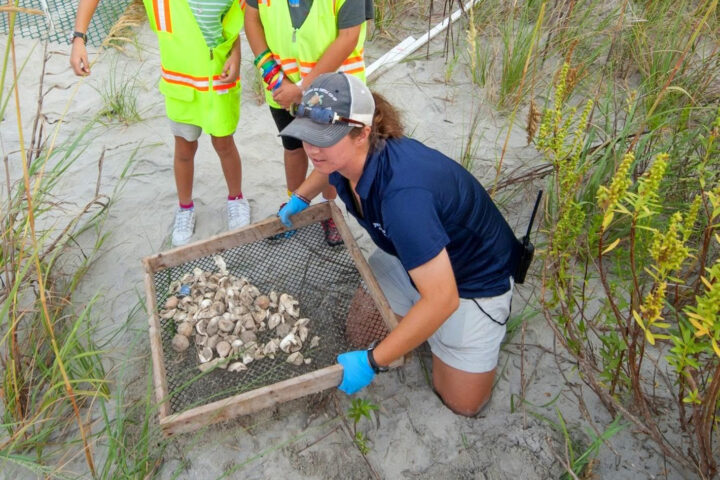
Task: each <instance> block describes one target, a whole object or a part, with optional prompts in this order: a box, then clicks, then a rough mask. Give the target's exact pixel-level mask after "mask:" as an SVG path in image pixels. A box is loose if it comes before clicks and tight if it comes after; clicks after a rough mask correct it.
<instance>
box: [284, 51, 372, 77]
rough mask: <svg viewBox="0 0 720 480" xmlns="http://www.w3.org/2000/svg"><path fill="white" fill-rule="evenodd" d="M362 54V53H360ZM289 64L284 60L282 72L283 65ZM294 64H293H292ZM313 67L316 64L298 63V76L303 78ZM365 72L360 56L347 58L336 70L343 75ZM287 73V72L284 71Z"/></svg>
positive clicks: (289, 61)
mask: <svg viewBox="0 0 720 480" xmlns="http://www.w3.org/2000/svg"><path fill="white" fill-rule="evenodd" d="M361 53H362V51H361ZM278 58H279V57H278ZM286 62H287V64H290V63H291V62H292V61H291V60H286V61H284V62H283V64H282V65H283V70H285V65H286ZM293 63H294V62H293ZM315 65H317V62H300V75H302V76H303V78H304V77H305V76H306V75H307V74H309V73H310V71H311V70H312V69H313V68H315ZM364 70H365V62H364V61H363V57H362V55H357V56H354V57H348V58H346V59H345V61H344V62H343V63H342V65H340V68H338V72H345V73H350V74H353V73H358V72H362V71H364ZM286 72H287V71H286Z"/></svg>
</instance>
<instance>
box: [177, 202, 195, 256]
mask: <svg viewBox="0 0 720 480" xmlns="http://www.w3.org/2000/svg"><path fill="white" fill-rule="evenodd" d="M194 231H195V209H194V208H178V209H177V212H175V225H173V232H172V245H173V247H179V246H181V245H185V244H186V243H188V242H189V241H190V238H191V237H192V234H193V232H194Z"/></svg>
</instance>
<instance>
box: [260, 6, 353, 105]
mask: <svg viewBox="0 0 720 480" xmlns="http://www.w3.org/2000/svg"><path fill="white" fill-rule="evenodd" d="M344 3H345V0H314V1H313V3H312V6H311V7H310V11H309V12H308V16H307V18H306V19H305V21H304V22H303V24H302V25H301V26H300V28H298V29H295V28H293V25H292V20H291V18H290V10H289V9H290V7H289V6H288V2H287V0H258V14H259V15H260V22H261V23H262V26H263V29H264V30H265V42H266V43H267V45H268V48H269V49H270V51H271V52H272V53H273V56H274V57H275V61H276V62H278V63H279V64H280V65H282V69H283V72H284V73H285V76H286V77H288V78H289V79H290V80H291V81H293V82H294V83H297V82H298V81H300V79H301V78H303V77H305V76H306V75H307V74H308V73H310V70H312V69H313V67H315V64H316V63H317V61H318V60H320V57H322V55H323V53H325V50H327V48H328V47H329V46H330V44H331V43H332V42H334V41H335V39H336V38H337V36H338V26H337V14H338V12H339V11H340V7H342V6H343V4H344ZM365 27H366V22H363V23H362V26H361V29H360V37H359V38H358V43H357V45H356V46H355V49H354V50H353V51H352V53H351V54H350V56H349V57H348V58H346V59H345V61H344V62H343V63H342V65H341V66H340V68H339V69H338V71H339V72H345V73H348V74H352V75H355V76H356V77H358V78H360V80H362V81H363V82H364V81H365V61H364V59H363V45H364V44H365ZM265 99H266V100H267V102H268V104H269V105H270V106H271V107H275V108H281V107H280V105H278V104H277V103H276V102H275V101H274V100H273V98H272V92H268V91H266V92H265Z"/></svg>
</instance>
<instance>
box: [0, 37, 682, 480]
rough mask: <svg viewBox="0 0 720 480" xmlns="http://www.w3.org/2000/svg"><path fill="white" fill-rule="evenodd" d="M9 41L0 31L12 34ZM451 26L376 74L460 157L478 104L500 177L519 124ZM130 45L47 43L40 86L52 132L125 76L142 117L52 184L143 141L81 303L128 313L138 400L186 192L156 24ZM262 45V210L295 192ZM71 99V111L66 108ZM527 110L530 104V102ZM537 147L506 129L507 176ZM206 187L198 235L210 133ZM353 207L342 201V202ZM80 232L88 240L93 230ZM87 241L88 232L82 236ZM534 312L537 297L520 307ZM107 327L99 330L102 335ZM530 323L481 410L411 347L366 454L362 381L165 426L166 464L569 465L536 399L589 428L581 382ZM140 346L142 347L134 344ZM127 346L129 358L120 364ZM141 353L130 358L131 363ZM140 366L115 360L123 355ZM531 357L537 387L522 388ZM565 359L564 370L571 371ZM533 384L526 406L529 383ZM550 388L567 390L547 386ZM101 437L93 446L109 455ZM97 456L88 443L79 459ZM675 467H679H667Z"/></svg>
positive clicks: (248, 139)
mask: <svg viewBox="0 0 720 480" xmlns="http://www.w3.org/2000/svg"><path fill="white" fill-rule="evenodd" d="M5 42H6V39H4V38H0V44H3V47H4V43H5ZM442 44H443V36H439V37H438V38H437V39H435V40H434V41H433V42H431V46H430V52H431V54H430V57H429V58H425V56H424V55H423V54H421V53H417V54H415V55H413V56H411V59H409V60H408V61H406V62H403V63H402V64H399V65H397V66H395V67H393V68H392V69H390V70H389V71H387V72H385V73H383V74H382V75H380V76H378V77H377V78H374V79H372V80H371V82H370V84H371V86H372V88H374V89H375V90H377V91H379V92H381V93H383V94H385V95H386V96H387V97H388V98H389V99H390V100H391V101H392V102H393V103H395V104H396V105H397V106H398V107H399V108H400V110H401V111H402V113H403V116H404V119H405V121H406V125H407V131H408V132H409V133H410V134H411V135H412V136H413V137H415V138H417V139H418V140H421V141H423V142H425V143H427V144H428V145H430V146H432V147H434V148H436V149H438V150H440V151H442V152H444V153H446V154H447V155H449V156H451V157H453V158H459V157H460V156H461V154H462V152H463V149H465V148H466V142H467V137H468V135H469V133H470V132H471V128H472V122H473V117H474V116H475V115H478V116H479V123H478V127H477V130H476V131H475V137H474V138H475V148H476V149H475V150H474V157H475V161H474V164H473V166H472V171H473V173H474V174H475V175H476V176H477V177H478V178H479V179H480V180H481V182H483V183H484V184H485V185H486V187H488V186H490V185H492V182H493V180H494V178H495V166H496V162H497V161H498V159H499V158H500V152H501V149H502V146H503V143H504V141H505V135H506V134H507V123H508V118H507V116H506V115H503V114H500V113H498V112H497V110H496V109H495V107H494V104H493V103H492V102H491V101H490V100H489V99H487V98H484V97H483V92H482V91H480V94H479V95H478V94H477V93H474V94H472V95H470V93H469V92H478V90H477V89H475V88H474V87H473V86H472V84H471V81H470V79H469V77H468V75H467V73H466V69H465V68H462V65H463V63H462V62H464V56H463V55H460V57H459V58H460V63H459V64H458V65H456V66H455V67H454V68H451V67H450V66H448V62H447V61H446V59H445V57H444V55H443V54H442V47H443V45H442ZM391 45H392V43H391V42H389V41H388V40H380V39H378V40H376V41H371V42H369V43H368V46H367V51H368V57H369V62H368V63H370V61H372V60H373V59H374V58H377V57H378V56H379V55H380V54H382V53H383V52H384V50H386V49H388V48H389V47H390V46H391ZM16 48H17V55H18V58H20V59H25V58H27V57H30V59H29V61H28V65H27V67H26V68H25V70H24V71H23V72H22V75H21V79H22V82H21V85H22V88H21V92H22V93H21V95H22V107H23V112H27V113H25V114H24V117H23V123H24V125H26V129H27V130H28V131H29V130H30V128H31V122H32V112H34V110H35V108H36V104H37V88H38V79H39V75H40V69H41V66H42V62H41V60H42V54H41V52H42V46H41V45H40V44H38V43H37V42H36V41H31V40H25V39H21V38H18V39H17V46H16ZM127 48H128V51H129V53H130V55H123V54H119V53H118V52H115V51H105V52H104V53H103V54H102V55H101V56H100V58H99V60H98V61H97V63H95V64H94V65H93V68H92V75H91V76H90V77H88V78H86V79H83V80H80V79H78V78H76V77H75V76H74V75H73V74H72V72H71V71H70V68H69V66H68V57H67V54H68V52H69V48H68V47H67V46H66V45H55V44H51V45H50V46H49V50H50V51H52V55H51V57H50V60H49V62H48V66H47V70H48V76H47V79H46V82H45V85H46V88H47V87H49V86H56V88H53V89H52V90H51V91H50V92H49V93H47V95H46V96H45V98H44V105H43V111H44V113H45V115H46V116H47V119H48V121H49V122H50V123H51V125H49V128H54V127H55V126H56V125H57V124H55V123H54V122H56V121H57V120H58V119H59V118H61V117H62V118H63V124H62V126H61V127H60V128H59V130H58V135H57V141H56V143H57V144H58V145H61V144H62V143H63V142H65V141H67V139H68V138H70V137H72V136H73V135H76V134H77V133H78V132H80V131H81V130H82V129H83V128H84V127H85V126H86V125H87V123H88V122H89V120H90V119H91V118H92V117H93V116H94V115H95V114H96V113H97V112H98V110H99V109H100V108H101V107H102V103H103V102H102V95H101V93H100V91H102V90H103V89H104V88H107V86H108V84H109V82H110V81H112V80H114V81H115V82H122V83H121V84H124V85H129V84H130V83H131V82H134V83H135V88H134V89H133V90H132V91H133V92H134V94H136V95H137V100H138V106H139V111H140V115H141V117H142V121H140V122H136V123H132V124H130V125H127V126H126V125H122V124H118V123H114V122H113V123H109V124H108V125H106V126H101V125H95V126H93V127H92V129H91V131H90V132H89V134H88V135H87V136H86V137H85V138H84V139H83V140H82V144H83V145H84V146H85V149H84V151H83V152H82V154H81V156H80V158H79V159H78V161H77V162H76V163H75V164H74V165H73V166H72V170H71V172H69V175H67V176H66V177H65V181H64V182H63V183H62V184H60V185H58V187H57V190H56V191H55V192H53V193H54V195H55V196H56V197H57V198H58V199H59V200H60V201H62V202H65V203H63V208H62V209H61V210H59V213H58V215H60V216H62V215H71V214H72V213H74V212H75V211H76V209H77V208H78V206H79V205H83V204H84V202H86V201H87V200H88V199H89V198H92V196H93V194H94V191H95V188H96V180H97V179H98V160H99V158H100V157H101V155H102V153H103V152H105V153H104V158H103V162H102V172H101V173H100V187H101V188H100V190H101V192H105V193H108V194H109V193H110V192H111V191H112V189H113V188H115V186H116V185H118V184H119V183H118V182H119V181H120V178H121V175H122V173H123V170H124V169H125V167H126V165H127V162H128V160H129V159H131V158H133V156H134V163H133V164H132V170H131V171H132V175H131V176H130V177H129V178H127V179H126V180H125V181H123V182H121V184H122V189H121V190H120V191H118V192H116V194H115V197H114V199H115V200H114V203H113V205H112V207H111V213H110V216H109V218H108V220H107V222H106V224H105V229H106V231H107V232H110V235H109V237H108V239H107V241H106V243H105V245H104V246H103V255H102V256H101V257H100V258H99V259H98V261H97V262H96V263H95V264H94V266H93V267H92V269H91V271H90V272H89V274H88V277H87V279H86V281H85V283H84V284H83V285H82V287H81V289H80V292H79V293H78V296H77V299H76V301H77V302H78V304H80V303H83V302H86V301H88V299H90V298H91V297H92V296H93V295H94V294H96V293H99V294H100V296H101V297H100V301H99V302H98V304H97V307H96V308H95V309H94V310H93V313H94V314H95V315H96V316H97V317H96V318H97V332H96V335H97V337H98V338H106V337H107V336H108V335H109V334H110V333H111V332H114V331H117V329H118V328H120V327H124V333H123V334H122V335H120V336H118V337H117V338H115V339H114V340H113V343H112V344H111V345H110V346H109V347H108V348H109V349H110V353H109V355H108V356H107V365H106V366H107V367H108V369H109V370H111V371H112V372H113V375H114V376H115V380H116V381H118V382H119V383H120V384H122V385H124V388H125V389H126V393H127V395H128V400H132V399H138V398H142V397H143V395H144V393H145V390H146V379H147V374H148V371H149V368H151V364H150V361H149V344H148V335H147V318H146V315H145V313H144V307H139V303H140V302H142V301H144V298H143V297H144V293H143V292H144V289H143V269H142V265H141V263H140V261H141V259H142V258H143V257H145V256H148V255H152V254H155V253H157V252H159V251H162V250H164V249H166V248H167V247H168V245H169V233H170V226H171V222H172V218H173V212H174V209H175V206H176V191H175V184H174V182H173V174H172V153H173V151H172V137H171V134H170V131H169V128H168V125H167V121H166V119H165V115H164V106H163V103H162V99H161V95H160V94H159V93H158V91H157V88H156V83H157V80H158V77H159V67H160V64H159V57H158V52H157V44H156V40H155V37H154V35H153V33H152V32H151V31H150V29H149V28H148V26H147V24H146V25H144V26H143V27H142V28H141V29H140V30H139V32H138V38H137V47H133V46H131V45H129V46H128V47H127ZM249 52H250V49H249V47H248V46H247V43H246V42H244V44H243V54H244V59H243V61H242V75H243V79H244V85H245V88H244V90H243V96H242V97H243V98H242V99H243V101H242V113H241V118H240V124H239V126H238V130H237V133H236V134H235V139H236V142H237V145H238V148H239V150H240V153H241V156H242V164H243V192H244V194H245V196H246V197H247V198H249V200H250V205H251V208H252V220H253V221H259V220H262V219H264V218H267V217H269V216H272V215H274V214H275V213H276V212H277V209H278V207H279V205H280V203H281V202H283V201H284V200H285V198H286V194H285V187H284V174H283V164H282V151H281V143H280V140H279V138H278V137H277V132H276V129H275V126H274V123H273V122H272V119H271V116H270V113H269V111H268V108H267V106H266V105H264V104H262V105H259V104H258V103H257V100H256V98H255V95H254V94H253V92H252V91H251V90H252V89H251V87H250V84H251V78H252V76H253V71H252V68H253V67H252V61H251V58H250V56H251V55H250V53H249ZM91 57H92V58H94V57H95V55H94V54H92V53H91ZM66 110H67V113H66V114H64V115H63V112H65V111H66ZM5 117H6V118H5V119H4V120H3V121H2V124H1V125H2V149H3V155H8V154H9V155H10V159H11V164H13V161H14V165H15V166H14V167H12V168H11V172H12V175H13V179H17V178H20V177H19V175H20V169H19V167H18V166H17V165H18V162H17V158H18V155H17V153H15V152H16V151H17V145H18V138H17V129H16V123H15V122H16V118H15V113H14V111H12V109H8V111H7V112H6V116H5ZM519 118H521V117H520V116H519ZM540 161H541V159H540V156H539V154H538V153H537V151H536V150H535V149H534V148H533V147H532V146H527V145H526V134H525V131H524V129H523V128H521V127H514V128H513V129H512V131H511V135H510V141H509V147H508V150H507V152H506V154H505V158H504V164H503V167H502V174H503V175H507V174H508V172H511V171H513V170H515V169H518V168H523V167H528V166H532V165H536V164H537V163H538V162H540ZM195 175H196V180H195V190H194V200H195V205H196V212H197V219H198V220H197V227H196V232H195V236H194V237H193V238H194V239H195V240H199V239H202V238H206V237H208V236H211V235H214V234H217V233H220V232H222V231H223V230H224V223H225V220H224V215H225V213H224V206H225V191H226V189H225V183H224V179H223V176H222V173H221V170H220V164H219V161H218V159H217V157H216V155H215V153H214V151H213V150H212V147H211V145H210V142H209V138H208V137H207V136H203V137H202V138H201V140H200V148H199V151H198V153H197V157H196V168H195ZM534 194H535V192H534V190H533V188H527V189H525V190H521V191H520V192H518V193H516V194H515V195H512V196H510V195H508V194H507V191H503V192H500V193H499V195H498V198H499V199H502V209H503V212H504V213H505V214H506V215H507V218H508V219H509V223H510V224H511V226H512V227H513V228H515V230H516V233H518V234H519V235H521V234H523V233H524V231H523V230H524V228H525V225H526V221H527V217H528V216H529V213H530V209H531V206H532V200H533V199H534ZM341 208H342V206H341ZM349 223H350V224H351V228H352V231H353V233H354V235H355V237H356V239H357V241H358V243H359V245H360V246H361V249H362V250H363V252H364V253H365V254H366V255H368V254H369V253H370V252H371V251H372V248H373V247H372V245H371V242H370V240H369V237H368V236H367V235H366V234H365V233H364V232H363V231H362V230H361V229H359V228H358V226H357V224H355V223H354V222H352V221H351V220H349ZM84 240H85V239H83V238H80V239H79V245H80V246H81V247H82V246H83V241H84ZM87 241H89V240H87ZM532 282H533V280H532V279H531V283H530V284H526V285H524V286H520V287H518V289H517V292H516V295H515V297H514V301H513V312H514V313H518V314H519V313H520V312H523V310H524V309H525V308H526V306H527V302H528V299H531V298H532V297H533V295H535V294H536V293H535V292H534V290H533V286H532ZM526 313H527V312H526ZM104 336H105V337H104ZM520 343H521V334H520V332H516V334H515V336H514V337H513V338H512V339H510V342H509V344H508V345H507V346H506V347H505V348H504V349H503V352H502V354H501V358H500V364H499V366H498V372H499V373H498V381H497V385H496V388H495V392H494V395H493V398H492V401H491V402H490V404H489V406H488V407H487V408H486V410H484V412H483V413H482V415H481V416H480V417H479V418H474V419H469V418H463V417H459V416H456V415H454V414H452V413H451V412H450V411H449V410H447V409H446V408H445V407H444V406H443V405H442V404H441V403H440V401H439V400H438V398H437V397H436V396H435V395H434V394H433V393H432V391H431V389H430V387H429V385H428V383H427V381H426V377H425V373H424V370H423V368H422V366H421V362H422V361H423V357H422V356H421V355H417V354H415V355H412V356H411V358H410V361H409V362H408V363H407V364H406V366H404V367H403V368H401V369H399V370H398V371H394V372H390V373H388V374H384V375H379V376H378V377H377V379H376V381H375V382H374V383H373V384H372V385H371V386H370V387H369V388H368V389H367V390H365V391H363V392H362V393H361V394H359V396H361V397H363V398H366V399H368V400H371V401H372V402H373V403H375V404H377V405H379V406H380V410H379V412H378V413H379V414H378V421H377V422H376V423H371V422H365V421H364V422H361V423H360V425H359V428H360V429H361V430H362V431H363V432H365V433H366V435H367V437H368V439H369V446H370V450H369V453H368V454H367V455H365V456H363V455H362V454H361V453H360V452H359V450H358V449H357V448H355V446H354V444H353V441H352V436H351V435H352V433H351V431H349V429H348V426H347V425H346V424H344V423H343V422H342V421H339V420H338V419H337V416H338V414H342V413H343V412H344V411H346V410H347V408H348V406H349V404H350V400H351V399H350V397H348V396H346V395H345V394H343V393H341V392H338V391H336V390H334V389H333V390H330V391H327V392H325V393H322V394H318V395H313V396H311V397H307V398H303V399H299V400H295V401H292V402H288V403H286V404H283V405H280V406H278V407H276V408H273V409H268V410H265V411H262V412H260V413H258V414H255V415H251V416H246V417H240V418H237V419H234V420H231V421H228V422H225V423H222V424H217V425H212V426H209V427H208V428H207V429H205V430H203V431H200V432H197V433H194V434H184V435H179V436H177V437H176V438H174V439H173V440H172V441H171V442H170V446H169V448H168V449H167V450H166V452H165V456H164V458H163V464H162V465H161V466H160V467H159V470H158V472H159V473H158V478H199V479H210V478H219V477H221V476H223V475H225V476H226V478H247V479H255V478H257V479H262V478H316V479H326V478H357V479H365V478H383V479H400V478H408V479H415V478H418V479H419V478H426V479H435V478H437V479H453V478H468V479H470V478H474V479H514V480H515V479H547V478H559V476H560V475H561V474H562V472H563V467H562V465H561V460H563V459H564V458H565V444H564V439H563V437H562V435H561V434H560V432H558V431H557V430H554V429H553V428H552V427H551V426H550V424H549V422H547V421H543V420H541V419H539V418H537V417H536V416H534V415H533V414H532V413H536V414H539V415H543V416H545V417H546V418H547V419H549V420H551V421H554V422H557V421H558V414H557V412H556V408H557V409H558V410H559V411H560V412H562V415H563V418H564V420H565V421H566V422H567V423H568V425H570V426H571V433H572V435H573V437H574V438H576V439H579V440H581V441H582V442H585V444H587V443H588V442H589V437H588V436H587V434H586V433H585V431H586V428H585V425H586V424H585V422H584V421H583V419H582V416H581V415H580V413H579V411H578V407H577V402H576V400H575V398H574V396H573V395H572V394H571V393H570V391H571V389H576V390H582V389H583V385H582V381H581V380H580V379H578V377H577V375H576V373H575V370H574V369H573V365H572V364H571V363H570V362H567V361H564V360H563V359H562V358H561V357H557V358H556V357H554V356H553V354H552V349H553V341H552V333H551V331H550V330H549V328H548V327H547V326H546V324H545V321H544V320H543V319H542V318H541V317H540V316H539V315H538V316H534V317H532V316H530V319H529V322H528V323H527V330H526V332H525V337H524V343H525V353H524V358H522V362H521V356H520V353H519V352H520ZM128 352H131V354H130V358H128ZM124 362H125V363H124ZM127 362H129V363H127ZM123 364H125V365H128V364H129V365H131V366H132V367H131V368H129V369H128V368H126V369H124V370H122V369H120V367H119V366H120V365H123ZM521 372H522V374H523V376H524V378H525V382H526V385H525V387H524V388H521V386H520V383H521V382H520V380H521ZM563 375H564V376H565V377H566V378H564V377H563ZM521 393H524V394H525V398H526V401H527V403H526V404H524V405H523V404H522V402H521V401H520V400H519V397H518V395H520V394H521ZM585 394H586V400H587V402H588V404H587V410H588V412H589V415H590V416H591V417H592V418H593V420H597V421H599V422H600V423H601V424H602V423H608V422H609V418H608V414H607V413H606V412H605V411H604V410H603V409H602V408H601V406H600V404H599V403H598V402H597V401H596V400H595V399H594V397H592V395H591V394H588V392H587V391H586V392H585ZM551 400H556V401H555V402H551ZM106 448H107V445H104V444H103V442H102V441H100V442H98V443H97V444H95V445H94V449H95V453H96V455H97V457H98V458H102V456H103V455H104V454H103V451H104V449H106ZM15 468H16V467H8V469H7V470H4V471H3V473H2V474H0V476H5V477H6V478H32V475H31V474H30V473H29V472H27V471H22V470H15ZM68 468H70V469H71V470H74V471H76V472H83V471H85V468H86V467H84V465H83V459H82V458H81V456H78V457H76V458H75V459H73V460H72V462H71V463H70V465H69V467H68ZM665 468H666V466H664V464H663V461H662V458H661V457H660V455H659V454H657V453H655V452H654V451H653V450H652V449H651V448H650V447H649V446H648V444H647V442H645V441H644V440H643V439H637V438H635V437H633V436H632V434H631V432H630V431H629V430H625V431H623V432H621V433H620V434H617V435H616V436H614V437H613V438H612V439H611V441H610V444H609V446H604V447H601V450H600V454H599V457H598V461H597V462H596V464H595V465H594V468H593V470H594V472H595V473H596V477H595V478H613V479H620V480H622V479H633V480H635V479H638V478H682V477H681V476H680V474H679V473H677V472H676V471H674V470H667V471H665ZM667 468H669V467H667Z"/></svg>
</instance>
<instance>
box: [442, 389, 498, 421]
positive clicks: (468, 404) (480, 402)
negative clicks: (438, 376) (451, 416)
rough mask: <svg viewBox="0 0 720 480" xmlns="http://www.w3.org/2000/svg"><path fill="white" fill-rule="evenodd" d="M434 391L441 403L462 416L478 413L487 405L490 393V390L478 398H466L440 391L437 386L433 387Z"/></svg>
mask: <svg viewBox="0 0 720 480" xmlns="http://www.w3.org/2000/svg"><path fill="white" fill-rule="evenodd" d="M435 393H437V395H438V397H440V400H441V401H442V402H443V404H444V405H445V406H446V407H447V408H449V409H450V410H451V411H452V412H453V413H455V414H457V415H462V416H464V417H474V416H476V415H477V414H478V413H480V412H481V411H482V410H483V408H485V406H486V405H487V403H488V401H489V400H490V396H491V394H492V392H490V391H489V392H487V393H486V394H485V395H483V396H481V397H480V398H475V399H468V398H467V397H462V398H458V397H457V396H453V395H452V394H449V392H442V391H441V390H438V389H437V388H436V389H435Z"/></svg>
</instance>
